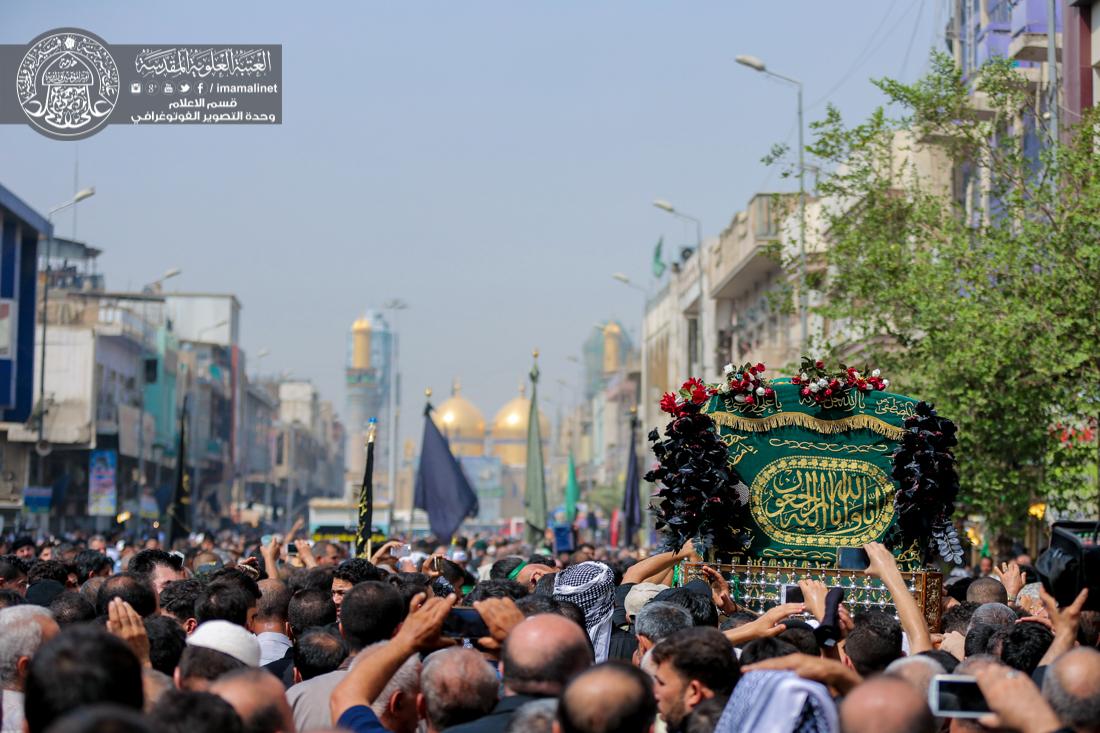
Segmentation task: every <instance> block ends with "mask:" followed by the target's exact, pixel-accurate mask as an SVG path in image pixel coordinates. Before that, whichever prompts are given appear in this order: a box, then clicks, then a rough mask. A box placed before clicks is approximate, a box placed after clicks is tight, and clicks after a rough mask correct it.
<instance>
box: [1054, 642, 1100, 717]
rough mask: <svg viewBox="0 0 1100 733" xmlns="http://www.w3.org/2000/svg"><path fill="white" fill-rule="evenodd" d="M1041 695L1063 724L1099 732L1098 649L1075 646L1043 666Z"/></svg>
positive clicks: (1099, 664)
mask: <svg viewBox="0 0 1100 733" xmlns="http://www.w3.org/2000/svg"><path fill="white" fill-rule="evenodd" d="M1043 697H1044V698H1046V701H1047V702H1049V703H1050V706H1051V707H1052V708H1054V712H1055V713H1057V715H1058V719H1059V720H1060V721H1061V722H1062V724H1063V725H1065V726H1068V727H1070V728H1072V729H1073V730H1074V731H1076V733H1100V652H1098V651H1096V650H1095V649H1091V648H1089V647H1084V646H1082V647H1078V648H1076V649H1074V650H1072V651H1069V652H1066V653H1065V654H1063V655H1062V656H1060V657H1058V659H1057V660H1056V661H1055V662H1054V664H1052V665H1050V667H1049V668H1047V673H1046V677H1044V678H1043Z"/></svg>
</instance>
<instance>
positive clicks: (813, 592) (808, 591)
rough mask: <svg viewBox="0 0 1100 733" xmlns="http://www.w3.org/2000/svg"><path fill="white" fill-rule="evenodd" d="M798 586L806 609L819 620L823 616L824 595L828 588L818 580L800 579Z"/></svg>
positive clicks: (827, 592) (826, 593)
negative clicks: (804, 600)
mask: <svg viewBox="0 0 1100 733" xmlns="http://www.w3.org/2000/svg"><path fill="white" fill-rule="evenodd" d="M798 587H799V588H801V589H802V597H803V598H805V599H806V610H807V611H809V612H810V613H812V614H813V616H814V618H816V619H817V620H818V621H821V620H823V619H824V618H825V596H827V595H828V594H829V588H828V587H827V586H826V585H825V584H824V583H822V582H821V581H820V580H813V579H807V580H800V581H798Z"/></svg>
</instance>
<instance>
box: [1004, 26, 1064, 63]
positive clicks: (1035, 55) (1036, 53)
mask: <svg viewBox="0 0 1100 733" xmlns="http://www.w3.org/2000/svg"><path fill="white" fill-rule="evenodd" d="M1054 46H1055V48H1054V55H1055V58H1056V59H1057V60H1058V62H1059V63H1060V62H1061V61H1062V34H1061V33H1056V34H1055V36H1054ZM1008 57H1009V58H1010V59H1015V60H1016V61H1027V62H1032V63H1044V62H1045V61H1046V60H1047V34H1046V33H1027V32H1024V33H1020V34H1019V35H1017V36H1015V37H1014V38H1013V39H1012V42H1011V43H1009V44H1008Z"/></svg>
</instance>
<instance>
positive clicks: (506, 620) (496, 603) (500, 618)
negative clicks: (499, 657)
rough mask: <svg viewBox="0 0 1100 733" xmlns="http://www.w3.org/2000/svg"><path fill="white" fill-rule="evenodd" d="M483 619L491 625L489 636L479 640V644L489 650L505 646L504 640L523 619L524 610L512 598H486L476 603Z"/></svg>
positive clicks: (476, 607)
mask: <svg viewBox="0 0 1100 733" xmlns="http://www.w3.org/2000/svg"><path fill="white" fill-rule="evenodd" d="M474 608H475V609H476V610H477V612H478V614H479V615H480V616H481V620H482V621H484V622H485V625H486V626H488V627H489V636H483V637H481V638H480V639H478V640H477V643H478V646H480V647H482V648H483V649H487V650H489V651H497V650H499V649H502V648H503V647H504V640H505V639H507V638H508V634H510V633H512V629H514V628H515V627H516V626H517V625H518V624H519V623H520V622H521V621H523V618H524V617H523V612H522V611H520V610H519V609H518V608H517V607H516V602H515V601H513V600H512V599H511V598H486V599H485V600H484V601H477V602H476V603H474Z"/></svg>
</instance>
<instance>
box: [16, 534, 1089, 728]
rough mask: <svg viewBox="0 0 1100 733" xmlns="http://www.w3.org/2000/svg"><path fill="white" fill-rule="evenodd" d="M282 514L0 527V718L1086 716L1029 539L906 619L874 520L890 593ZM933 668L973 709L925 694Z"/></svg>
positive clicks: (596, 721) (1055, 724)
mask: <svg viewBox="0 0 1100 733" xmlns="http://www.w3.org/2000/svg"><path fill="white" fill-rule="evenodd" d="M292 535H293V533H291V535H288V537H287V538H280V537H270V538H267V537H265V538H262V539H261V540H260V541H258V542H257V541H253V542H252V543H246V542H245V541H243V540H242V539H240V538H239V537H236V536H234V535H228V534H227V535H225V536H222V537H209V536H208V537H196V538H193V541H192V543H191V544H190V545H189V546H188V547H187V548H186V549H185V551H182V552H179V551H168V550H166V549H162V548H161V547H160V546H159V544H158V543H157V542H156V541H155V540H149V541H147V542H143V543H127V542H124V541H119V542H112V543H109V542H108V541H107V540H106V539H105V538H103V537H100V536H93V537H74V538H71V540H70V541H66V542H61V543H42V544H39V543H36V542H35V541H34V540H33V539H32V538H29V537H20V538H11V539H7V540H4V541H0V609H2V610H0V687H2V702H3V705H2V713H3V718H2V731H3V732H5V733H6V732H8V731H11V732H13V733H14V732H18V733H47V732H50V733H91V732H93V731H94V732H97V733H108V732H110V733H147V732H148V733H152V731H156V733H177V732H178V733H183V732H184V731H187V732H188V733H204V732H207V731H209V732H210V733H214V732H215V731H218V732H220V733H277V732H281V733H294V732H295V731H302V732H303V733H304V732H305V731H320V730H332V729H340V730H347V731H351V732H352V733H374V732H380V731H392V732H393V733H414V732H417V731H427V733H437V732H438V731H454V732H456V733H496V732H505V731H509V732H517V733H526V732H530V733H538V732H546V733H550V732H553V733H582V732H583V733H603V732H610V731H628V732H629V731H639V732H642V731H651V730H653V731H666V730H667V731H673V732H678V731H684V732H686V733H710V732H711V731H718V732H719V733H730V732H733V731H745V732H749V731H759V732H763V733H768V732H771V731H776V732H782V733H788V732H794V731H798V732H799V733H815V732H819V731H820V732H822V733H826V732H834V731H843V732H844V733H864V732H866V733H871V732H875V733H893V732H897V733H903V732H905V733H932V732H933V731H951V732H952V733H965V732H966V731H982V730H991V729H992V730H1007V731H1019V732H1021V733H1056V732H1058V733H1061V732H1064V731H1076V733H1097V732H1100V651H1098V650H1097V642H1098V636H1100V613H1097V612H1095V611H1091V610H1085V609H1084V605H1085V603H1086V600H1087V591H1082V593H1081V594H1080V595H1079V596H1078V598H1077V599H1076V600H1075V601H1074V602H1073V603H1071V604H1065V605H1063V606H1062V607H1059V605H1058V604H1057V603H1056V602H1055V600H1054V599H1053V598H1052V597H1051V596H1049V595H1048V594H1047V593H1046V592H1045V591H1044V590H1043V588H1042V586H1041V584H1039V583H1037V582H1035V581H1036V578H1035V576H1034V574H1033V573H1034V570H1033V569H1032V568H1031V567H1030V566H1029V565H1028V563H1029V562H1030V558H1012V559H1011V560H1009V561H1007V562H1004V563H1001V564H996V565H995V564H994V563H993V562H992V560H983V563H982V565H981V567H980V568H978V569H977V572H976V573H975V574H976V575H977V576H979V577H974V576H973V575H972V576H968V577H960V578H951V579H950V582H949V583H948V584H946V587H945V588H944V593H943V598H944V604H943V606H944V607H943V609H942V610H943V616H942V619H943V621H942V628H939V629H930V628H929V627H928V625H927V623H926V621H925V615H924V614H923V613H922V610H921V609H920V608H919V607H918V604H917V601H916V599H914V597H913V596H912V595H911V594H910V592H909V589H908V586H907V584H906V582H905V581H904V580H903V578H902V574H901V573H900V571H899V569H898V567H897V565H896V563H895V561H894V558H893V556H892V555H891V553H890V552H889V551H888V550H887V549H886V548H884V547H883V546H881V545H878V544H870V545H867V546H866V548H865V549H866V551H867V554H868V557H869V559H870V566H869V567H868V568H867V570H866V571H865V572H866V573H867V574H869V575H870V576H873V577H875V578H878V579H879V580H880V581H881V583H882V584H883V585H884V586H885V588H886V589H887V590H888V591H889V593H890V595H891V597H892V602H893V607H894V608H896V611H897V614H896V616H895V615H894V614H890V613H885V612H881V611H866V612H860V613H849V612H848V611H847V609H846V608H845V607H844V606H843V604H842V605H840V606H839V607H838V608H837V607H836V606H835V602H833V605H832V606H830V603H831V601H830V600H829V593H828V589H827V588H826V587H825V585H824V584H822V583H821V582H819V581H816V580H813V579H812V578H807V579H805V580H803V581H801V582H800V583H799V586H800V589H801V591H802V601H801V602H799V603H784V604H781V605H778V606H776V607H775V608H772V609H771V610H769V611H767V612H765V613H764V614H762V615H757V614H755V613H751V612H749V611H747V610H745V609H744V608H743V607H741V606H739V605H738V603H737V594H736V589H734V590H732V591H731V588H730V586H729V584H728V582H727V580H726V579H725V578H724V577H723V576H722V574H721V573H719V572H718V571H717V570H715V569H714V568H710V567H706V568H704V570H703V578H702V579H695V580H692V581H691V582H688V583H686V584H676V583H674V582H673V573H674V568H675V567H676V566H677V564H678V563H679V562H680V561H682V560H685V559H698V558H697V556H696V555H695V554H694V551H693V548H692V547H691V546H690V545H688V546H686V547H684V548H683V549H681V550H680V551H679V552H665V553H659V554H654V555H651V556H648V557H640V556H638V554H636V553H633V552H628V551H625V550H617V549H611V548H600V547H594V546H592V545H586V544H582V545H580V546H579V547H578V548H577V549H576V550H575V551H572V552H569V553H560V554H557V555H554V554H551V553H547V554H533V550H532V549H531V548H530V547H527V546H524V545H521V544H519V543H516V542H513V541H510V540H504V539H499V540H493V539H488V540H485V539H482V540H477V541H469V542H467V541H465V540H460V541H458V542H457V543H455V544H451V545H448V546H433V545H432V544H429V543H427V542H419V543H411V544H406V543H404V542H402V541H400V540H395V541H393V542H388V543H385V544H383V545H382V546H381V547H379V548H377V549H376V550H374V552H373V553H372V556H371V557H370V558H369V559H367V558H359V557H349V556H348V555H349V553H348V551H347V548H346V547H344V546H343V545H341V544H338V543H332V542H317V543H310V542H307V541H304V540H295V539H293V536H292ZM372 549H373V548H372ZM455 609H458V610H455ZM469 609H472V610H469ZM947 673H953V674H960V675H970V676H973V677H974V678H976V680H977V684H978V686H979V688H980V691H981V693H982V696H984V699H985V702H986V703H987V705H988V708H989V712H988V713H986V714H984V715H983V716H982V717H980V718H963V717H936V716H934V714H933V710H932V708H931V707H930V705H929V689H930V685H931V683H932V681H933V678H935V677H936V675H942V674H947Z"/></svg>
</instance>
